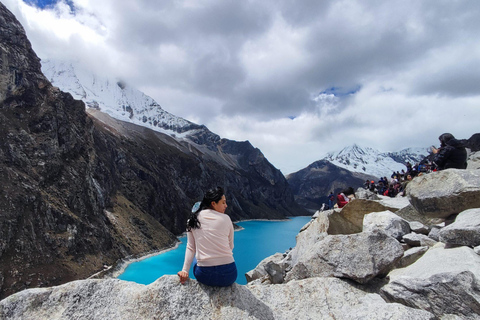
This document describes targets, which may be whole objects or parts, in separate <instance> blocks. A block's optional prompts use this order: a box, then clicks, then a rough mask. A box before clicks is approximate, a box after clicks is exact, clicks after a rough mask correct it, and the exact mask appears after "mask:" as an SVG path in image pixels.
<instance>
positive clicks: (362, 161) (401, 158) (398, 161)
mask: <svg viewBox="0 0 480 320" xmlns="http://www.w3.org/2000/svg"><path fill="white" fill-rule="evenodd" d="M427 149H428V148H408V149H403V150H400V151H397V152H380V151H378V150H376V149H374V148H370V147H361V146H359V145H357V144H353V145H351V146H348V147H345V148H343V149H342V150H341V151H339V152H336V153H333V152H332V153H329V154H327V156H325V157H324V158H323V159H322V160H327V161H329V162H330V163H332V164H334V165H336V166H337V167H340V168H344V169H347V170H349V171H351V172H356V173H362V174H366V175H370V176H374V177H376V178H377V179H378V178H380V177H390V175H391V174H392V172H394V171H395V172H397V171H399V172H400V171H402V170H405V169H406V168H405V164H406V163H407V161H408V162H410V163H411V164H412V165H414V164H415V163H418V162H420V161H421V160H423V159H424V158H425V157H426V156H428V155H429V151H428V150H427ZM377 179H375V180H377Z"/></svg>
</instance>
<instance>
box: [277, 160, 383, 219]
mask: <svg viewBox="0 0 480 320" xmlns="http://www.w3.org/2000/svg"><path fill="white" fill-rule="evenodd" d="M367 179H368V180H372V179H374V177H373V176H369V175H366V174H363V173H358V172H351V171H349V170H347V169H344V168H341V167H339V166H336V165H334V164H332V163H331V162H329V161H327V160H319V161H316V162H314V163H312V164H310V165H309V166H308V167H306V168H304V169H302V170H300V171H297V172H295V173H291V174H289V175H288V176H287V180H288V183H289V184H290V186H291V187H292V189H293V193H294V194H295V199H296V201H297V202H298V203H299V204H300V205H302V206H304V207H305V208H306V209H308V210H309V211H312V212H313V211H316V210H319V209H320V208H321V206H322V204H323V203H328V194H329V193H330V192H333V193H334V194H335V195H336V194H337V193H338V192H340V191H342V190H344V189H346V188H348V187H354V189H356V188H358V187H359V186H363V183H364V182H365V180H367Z"/></svg>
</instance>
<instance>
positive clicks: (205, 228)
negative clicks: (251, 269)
mask: <svg viewBox="0 0 480 320" xmlns="http://www.w3.org/2000/svg"><path fill="white" fill-rule="evenodd" d="M199 204H200V205H199V207H198V208H196V206H194V209H192V215H191V217H190V219H188V221H187V248H186V250H185V262H184V264H183V268H182V271H179V272H178V276H179V277H180V283H182V284H184V283H185V281H187V279H188V272H189V270H190V266H191V264H192V262H193V258H194V257H195V258H196V259H197V263H195V265H194V266H193V274H194V275H195V278H196V279H197V281H198V282H200V283H203V284H205V285H208V286H218V287H228V286H230V285H232V284H233V283H234V282H235V280H236V279H237V266H236V265H235V261H234V259H233V252H232V250H233V224H232V221H231V220H230V217H229V216H228V215H226V214H225V209H227V200H226V198H225V193H224V191H223V189H222V188H220V187H217V188H215V189H210V190H208V191H207V192H206V193H205V196H204V197H203V200H202V202H201V203H199Z"/></svg>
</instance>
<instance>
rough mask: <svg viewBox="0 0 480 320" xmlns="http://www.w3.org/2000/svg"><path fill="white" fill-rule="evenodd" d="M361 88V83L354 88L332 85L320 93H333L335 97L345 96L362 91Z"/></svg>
mask: <svg viewBox="0 0 480 320" xmlns="http://www.w3.org/2000/svg"><path fill="white" fill-rule="evenodd" d="M360 88H361V86H360V85H357V86H356V87H353V88H342V87H331V88H328V89H326V90H324V91H322V92H320V94H333V95H334V96H335V97H345V96H350V95H352V94H355V93H357V92H358V91H360Z"/></svg>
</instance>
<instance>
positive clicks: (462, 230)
mask: <svg viewBox="0 0 480 320" xmlns="http://www.w3.org/2000/svg"><path fill="white" fill-rule="evenodd" d="M439 239H440V241H441V242H444V243H449V244H457V245H462V246H470V247H476V246H479V245H480V209H469V210H465V211H463V212H461V213H460V214H459V215H458V216H457V217H456V219H455V222H454V223H452V224H449V225H448V226H446V227H445V228H442V229H441V230H440V233H439Z"/></svg>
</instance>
